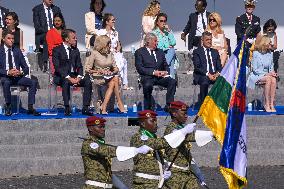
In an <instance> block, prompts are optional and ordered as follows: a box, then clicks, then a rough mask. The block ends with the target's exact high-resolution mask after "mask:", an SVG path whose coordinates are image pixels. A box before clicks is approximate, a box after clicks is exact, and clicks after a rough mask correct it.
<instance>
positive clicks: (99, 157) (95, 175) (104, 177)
mask: <svg viewBox="0 0 284 189" xmlns="http://www.w3.org/2000/svg"><path fill="white" fill-rule="evenodd" d="M105 122H106V120H105V119H103V118H100V117H95V116H92V117H89V118H88V119H87V120H86V125H87V128H88V131H89V137H88V138H87V139H86V140H85V141H84V142H83V145H82V149H81V154H82V159H83V163H84V170H85V172H84V176H85V178H86V182H85V185H84V187H83V189H102V188H113V184H112V171H111V159H112V158H113V157H117V158H118V159H119V158H120V157H119V156H120V154H121V153H128V150H135V152H136V153H145V154H146V153H147V152H148V151H149V150H150V149H149V147H147V148H146V147H145V146H143V147H140V148H130V147H120V146H118V147H117V146H112V145H108V144H106V143H105V141H104V137H105ZM121 148H123V151H122V152H121V150H119V149H121Z"/></svg>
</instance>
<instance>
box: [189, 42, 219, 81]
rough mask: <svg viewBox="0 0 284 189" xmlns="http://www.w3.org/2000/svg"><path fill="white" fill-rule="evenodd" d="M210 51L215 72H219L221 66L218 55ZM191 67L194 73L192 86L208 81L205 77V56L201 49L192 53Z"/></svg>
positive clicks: (213, 50) (216, 52)
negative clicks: (192, 66)
mask: <svg viewBox="0 0 284 189" xmlns="http://www.w3.org/2000/svg"><path fill="white" fill-rule="evenodd" d="M210 50H211V57H212V60H211V61H212V63H213V66H214V69H215V73H216V72H221V70H222V65H221V60H220V55H219V53H218V51H217V50H216V49H212V48H210ZM193 65H194V72H193V79H194V84H200V83H202V82H203V81H204V80H209V78H208V77H207V76H206V73H207V72H208V71H209V70H208V71H207V59H206V55H205V51H204V48H203V47H199V48H197V49H195V50H194V51H193Z"/></svg>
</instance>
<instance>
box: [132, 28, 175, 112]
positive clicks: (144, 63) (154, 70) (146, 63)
mask: <svg viewBox="0 0 284 189" xmlns="http://www.w3.org/2000/svg"><path fill="white" fill-rule="evenodd" d="M157 43H158V41H157V37H156V35H155V34H153V33H148V34H146V36H145V46H144V47H141V48H140V49H138V50H137V51H136V52H135V67H136V69H137V71H138V73H139V74H140V76H141V83H142V86H143V93H144V108H145V109H150V110H153V104H154V102H153V101H152V99H153V98H152V90H153V86H154V85H161V86H163V87H165V88H167V95H166V103H167V104H166V107H165V109H167V107H168V105H169V103H170V102H172V101H174V95H175V92H176V85H177V81H176V80H175V79H173V78H171V77H170V76H169V66H168V64H167V61H166V58H165V54H164V52H163V51H162V50H161V49H157Z"/></svg>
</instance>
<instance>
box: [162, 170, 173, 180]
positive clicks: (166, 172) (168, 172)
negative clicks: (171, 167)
mask: <svg viewBox="0 0 284 189" xmlns="http://www.w3.org/2000/svg"><path fill="white" fill-rule="evenodd" d="M171 176H172V172H171V171H164V174H163V178H164V179H165V180H168V179H169V178H170V177H171Z"/></svg>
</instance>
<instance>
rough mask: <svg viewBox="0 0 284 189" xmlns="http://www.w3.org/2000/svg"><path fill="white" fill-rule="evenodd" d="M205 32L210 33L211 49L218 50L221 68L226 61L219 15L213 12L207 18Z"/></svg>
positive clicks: (224, 42)
mask: <svg viewBox="0 0 284 189" xmlns="http://www.w3.org/2000/svg"><path fill="white" fill-rule="evenodd" d="M208 18H209V19H208V23H209V24H208V25H207V29H206V30H207V31H209V32H210V33H212V48H213V49H216V50H218V52H219V55H220V59H221V64H222V67H224V65H225V64H226V61H227V59H228V45H227V40H226V37H225V34H224V31H223V30H222V18H221V16H220V14H218V13H216V12H213V13H211V14H210V15H209V17H208Z"/></svg>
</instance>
